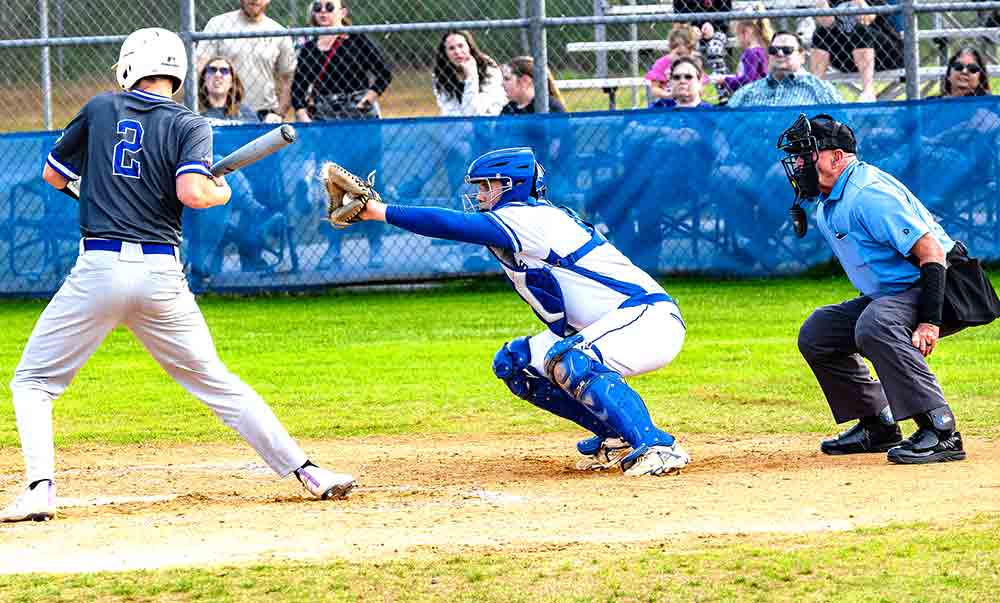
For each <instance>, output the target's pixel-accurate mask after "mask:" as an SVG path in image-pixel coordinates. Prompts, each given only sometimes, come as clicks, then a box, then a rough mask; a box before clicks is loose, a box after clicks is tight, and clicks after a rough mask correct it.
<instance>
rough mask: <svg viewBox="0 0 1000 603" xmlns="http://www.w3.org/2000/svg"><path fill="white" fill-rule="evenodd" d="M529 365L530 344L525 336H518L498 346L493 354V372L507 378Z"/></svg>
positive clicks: (503, 378) (498, 376) (499, 377)
mask: <svg viewBox="0 0 1000 603" xmlns="http://www.w3.org/2000/svg"><path fill="white" fill-rule="evenodd" d="M530 365H531V346H529V345H528V338H527V337H518V338H517V339H515V340H513V341H508V342H507V343H505V344H503V345H502V346H500V349H499V350H497V353H496V354H494V355H493V374H494V375H496V376H497V378H498V379H502V380H505V381H506V380H507V379H508V378H510V377H511V376H512V375H516V374H518V373H520V372H523V371H524V369H526V368H527V367H528V366H530Z"/></svg>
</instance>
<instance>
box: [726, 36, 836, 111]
mask: <svg viewBox="0 0 1000 603" xmlns="http://www.w3.org/2000/svg"><path fill="white" fill-rule="evenodd" d="M767 54H768V63H767V68H768V72H769V73H768V76H767V77H765V78H764V79H760V80H757V81H756V82H753V83H750V84H747V85H746V86H743V87H742V88H740V89H739V90H737V91H736V93H735V94H733V97H732V98H731V99H730V100H729V106H730V107H762V106H763V107H774V106H789V105H817V104H819V105H823V104H836V103H842V102H844V99H843V98H841V96H840V93H839V92H837V89H836V88H834V87H833V85H832V84H830V82H827V81H824V80H821V79H819V78H818V77H816V76H814V75H811V74H809V73H807V72H806V71H805V69H803V68H802V66H803V65H804V64H805V60H806V57H805V52H804V51H803V50H802V40H800V39H799V37H798V36H797V35H795V34H793V33H791V32H788V31H779V32H777V33H775V34H774V36H772V37H771V45H770V46H768V48H767Z"/></svg>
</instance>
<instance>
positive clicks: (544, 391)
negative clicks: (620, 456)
mask: <svg viewBox="0 0 1000 603" xmlns="http://www.w3.org/2000/svg"><path fill="white" fill-rule="evenodd" d="M530 365H531V349H530V348H529V347H528V338H527V337H519V338H517V339H515V340H514V341H511V342H509V343H505V344H504V345H503V347H501V348H500V349H499V350H498V351H497V353H496V355H495V356H494V357H493V374H495V375H496V376H497V377H498V378H499V379H500V380H502V381H503V382H504V383H505V384H507V387H508V388H510V391H511V392H512V393H513V394H514V395H515V396H517V397H518V398H521V399H522V400H527V401H528V402H531V403H532V404H534V405H535V406H537V407H538V408H541V409H542V410H546V411H548V412H550V413H552V414H554V415H556V416H558V417H562V418H564V419H567V420H570V421H572V422H574V423H576V424H577V425H579V426H580V427H583V428H584V429H586V430H588V431H591V432H593V433H595V434H597V436H598V437H599V438H601V439H602V440H603V439H604V438H615V437H618V434H617V433H615V431H614V430H613V429H611V428H610V426H608V425H607V424H606V423H604V422H603V421H600V420H599V419H598V418H597V417H596V416H594V414H593V413H592V412H590V411H589V410H588V409H587V408H586V407H585V406H584V405H582V404H581V403H580V402H578V401H576V400H574V399H573V398H571V397H570V396H568V395H567V394H566V392H564V391H563V390H561V389H559V387H557V386H556V385H555V384H554V383H552V382H551V381H549V380H548V379H547V378H545V377H544V376H542V375H539V374H538V372H537V371H536V370H535V369H534V368H532V367H531V366H530Z"/></svg>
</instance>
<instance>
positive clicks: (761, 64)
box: [708, 7, 771, 97]
mask: <svg viewBox="0 0 1000 603" xmlns="http://www.w3.org/2000/svg"><path fill="white" fill-rule="evenodd" d="M761 10H763V7H761ZM736 39H737V40H739V43H740V46H742V47H743V54H742V55H741V56H740V66H739V68H737V70H736V75H725V74H721V73H713V74H712V75H710V76H709V78H708V79H709V80H711V81H712V83H713V84H715V87H716V88H717V89H718V91H719V96H720V97H722V96H729V95H731V94H732V93H733V92H736V91H737V90H739V89H740V88H741V87H743V86H745V85H747V84H749V83H751V82H756V81H757V80H759V79H761V78H764V77H766V76H767V50H766V48H765V47H766V46H767V41H768V40H770V39H771V22H770V21H769V20H768V19H766V18H764V19H754V20H752V21H737V23H736Z"/></svg>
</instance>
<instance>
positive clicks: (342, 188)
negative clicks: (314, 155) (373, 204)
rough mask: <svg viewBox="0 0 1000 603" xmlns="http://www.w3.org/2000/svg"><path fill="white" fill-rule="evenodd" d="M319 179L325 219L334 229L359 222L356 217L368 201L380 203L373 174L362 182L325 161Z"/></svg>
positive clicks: (380, 198) (339, 167) (334, 164)
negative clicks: (321, 187) (324, 197)
mask: <svg viewBox="0 0 1000 603" xmlns="http://www.w3.org/2000/svg"><path fill="white" fill-rule="evenodd" d="M320 178H321V179H322V180H323V186H325V187H326V195H327V197H328V199H327V205H326V213H327V219H329V220H330V224H332V225H333V227H334V228H347V227H348V226H350V225H351V224H357V223H358V222H360V221H361V220H360V219H358V216H359V215H360V214H361V212H362V211H364V209H365V206H366V205H367V204H368V202H369V201H371V200H372V199H374V200H375V201H381V200H382V197H381V196H380V195H379V194H378V191H376V190H375V189H374V188H372V187H373V186H374V185H375V172H374V171H373V172H372V173H370V174H368V180H367V181H366V180H362V179H361V178H359V177H358V176H355V175H354V174H352V173H351V172H348V171H347V170H345V169H344V168H342V167H341V166H339V165H337V164H336V163H333V162H331V161H327V162H325V163H323V166H322V167H321V168H320Z"/></svg>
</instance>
